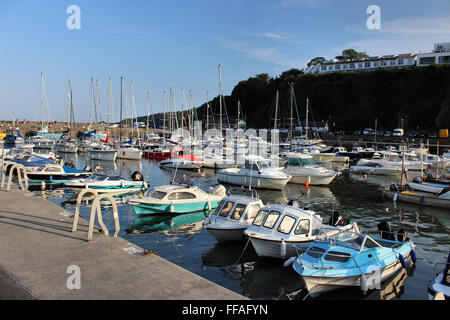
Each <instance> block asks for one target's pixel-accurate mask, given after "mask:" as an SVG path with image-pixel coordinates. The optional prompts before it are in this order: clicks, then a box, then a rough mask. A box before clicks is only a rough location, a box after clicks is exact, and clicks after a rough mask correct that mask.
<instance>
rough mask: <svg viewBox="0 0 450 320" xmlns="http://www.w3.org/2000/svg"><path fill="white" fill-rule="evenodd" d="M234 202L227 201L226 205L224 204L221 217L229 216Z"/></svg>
mask: <svg viewBox="0 0 450 320" xmlns="http://www.w3.org/2000/svg"><path fill="white" fill-rule="evenodd" d="M233 205H234V202H232V201H227V203H225V205H224V206H223V209H222V211H221V212H220V214H219V216H221V217H225V218H226V217H228V214H229V213H230V211H231V208H233Z"/></svg>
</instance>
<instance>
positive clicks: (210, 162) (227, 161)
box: [202, 153, 237, 169]
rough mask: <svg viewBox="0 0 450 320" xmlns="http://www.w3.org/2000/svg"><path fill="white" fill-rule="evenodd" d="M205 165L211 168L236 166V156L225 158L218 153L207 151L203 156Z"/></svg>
mask: <svg viewBox="0 0 450 320" xmlns="http://www.w3.org/2000/svg"><path fill="white" fill-rule="evenodd" d="M202 159H203V166H204V167H205V168H210V169H224V168H236V167H237V163H236V161H235V160H234V158H225V157H223V156H220V155H217V154H211V153H206V154H203V156H202Z"/></svg>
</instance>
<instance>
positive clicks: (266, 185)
mask: <svg viewBox="0 0 450 320" xmlns="http://www.w3.org/2000/svg"><path fill="white" fill-rule="evenodd" d="M291 178H292V176H291V175H288V174H286V173H284V172H283V171H282V168H279V167H275V166H274V164H273V162H272V160H271V159H268V158H265V157H262V156H257V155H250V156H244V164H243V165H242V167H241V168H228V169H221V170H219V171H218V180H219V182H222V183H228V184H233V185H238V186H245V187H249V188H260V189H275V190H282V189H283V188H284V186H285V185H286V184H287V183H288V181H289V180H290V179H291Z"/></svg>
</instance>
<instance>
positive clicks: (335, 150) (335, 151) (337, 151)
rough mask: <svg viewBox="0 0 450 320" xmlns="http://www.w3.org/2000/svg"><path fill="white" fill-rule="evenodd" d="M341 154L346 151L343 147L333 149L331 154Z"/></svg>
mask: <svg viewBox="0 0 450 320" xmlns="http://www.w3.org/2000/svg"><path fill="white" fill-rule="evenodd" d="M341 152H347V149H345V148H344V147H334V149H333V153H341Z"/></svg>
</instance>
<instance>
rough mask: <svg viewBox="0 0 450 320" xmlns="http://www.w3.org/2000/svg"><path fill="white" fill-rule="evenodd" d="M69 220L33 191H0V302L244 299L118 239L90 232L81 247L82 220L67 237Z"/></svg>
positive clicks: (85, 226) (84, 223)
mask: <svg viewBox="0 0 450 320" xmlns="http://www.w3.org/2000/svg"><path fill="white" fill-rule="evenodd" d="M72 216H73V214H72V213H71V212H69V211H66V210H64V209H63V208H61V207H59V206H57V205H55V204H53V203H51V202H50V201H48V200H45V199H42V198H40V197H39V196H36V195H35V194H33V193H30V192H27V191H22V190H17V189H13V190H11V191H9V192H7V191H5V190H0V244H1V245H0V300H1V299H38V300H53V299H58V300H59V299H62V300H66V299H67V300H94V299H95V300H98V299H101V300H111V299H118V300H129V299H133V300H134V299H139V300H141V299H147V300H244V299H246V298H245V297H243V296H241V295H239V294H237V293H234V292H232V291H231V290H228V289H226V288H223V287H221V286H219V285H217V284H215V283H213V282H211V281H209V280H206V279H204V278H202V277H200V276H198V275H196V274H194V273H192V272H190V271H187V270H185V269H183V268H181V267H179V266H177V265H175V264H173V263H171V262H169V261H167V260H165V259H163V258H161V257H159V256H156V255H143V254H141V253H142V252H143V250H142V249H141V248H138V247H137V246H135V245H134V244H131V243H129V242H128V241H126V240H124V239H122V238H113V237H111V236H110V237H107V236H105V235H104V234H102V233H100V232H99V231H97V230H96V231H94V237H93V241H91V242H87V241H86V238H87V230H88V223H87V221H85V220H84V219H80V220H79V223H78V231H77V232H74V233H72V220H73V219H72ZM70 266H77V267H79V275H80V277H79V282H77V280H76V278H74V276H75V275H76V274H77V272H76V271H73V270H74V269H71V267H70ZM72 268H73V267H72ZM75 268H76V267H75ZM74 279H75V280H74ZM77 279H78V278H77ZM68 283H69V285H68ZM77 283H79V284H80V289H77V288H73V287H74V284H75V287H76V284H77ZM69 288H72V289H69Z"/></svg>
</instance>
